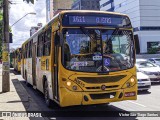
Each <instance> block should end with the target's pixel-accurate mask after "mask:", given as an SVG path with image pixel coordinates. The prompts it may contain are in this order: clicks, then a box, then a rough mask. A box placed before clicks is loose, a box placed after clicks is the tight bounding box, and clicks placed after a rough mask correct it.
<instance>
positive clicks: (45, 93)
mask: <svg viewBox="0 0 160 120" xmlns="http://www.w3.org/2000/svg"><path fill="white" fill-rule="evenodd" d="M44 98H45V103H46V105H47V107H49V108H50V107H51V102H52V101H51V99H50V98H49V90H48V83H47V80H45V83H44Z"/></svg>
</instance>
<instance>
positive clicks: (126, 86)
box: [122, 77, 136, 88]
mask: <svg viewBox="0 0 160 120" xmlns="http://www.w3.org/2000/svg"><path fill="white" fill-rule="evenodd" d="M135 84H136V79H135V78H134V77H131V78H130V79H129V80H128V81H127V82H126V83H125V84H124V85H123V86H122V88H130V87H132V86H134V85H135Z"/></svg>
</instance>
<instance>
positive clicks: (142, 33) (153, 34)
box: [100, 0, 160, 53]
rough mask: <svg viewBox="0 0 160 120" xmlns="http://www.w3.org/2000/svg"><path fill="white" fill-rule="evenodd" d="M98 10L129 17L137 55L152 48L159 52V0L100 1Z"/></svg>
mask: <svg viewBox="0 0 160 120" xmlns="http://www.w3.org/2000/svg"><path fill="white" fill-rule="evenodd" d="M100 10H105V11H115V12H120V13H124V14H127V15H128V16H129V17H130V19H131V22H132V26H133V28H134V35H135V38H136V43H137V44H136V45H139V48H140V50H139V53H147V52H150V50H151V49H154V48H156V50H157V51H160V15H159V13H160V0H152V1H146V0H101V1H100ZM136 47H137V46H136ZM137 48H138V47H137Z"/></svg>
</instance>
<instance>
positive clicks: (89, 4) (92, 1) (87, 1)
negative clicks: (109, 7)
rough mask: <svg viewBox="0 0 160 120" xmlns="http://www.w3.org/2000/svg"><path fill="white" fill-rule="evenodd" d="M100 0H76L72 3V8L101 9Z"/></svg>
mask: <svg viewBox="0 0 160 120" xmlns="http://www.w3.org/2000/svg"><path fill="white" fill-rule="evenodd" d="M99 1H100V0H76V1H75V2H74V3H73V4H72V10H100V5H99Z"/></svg>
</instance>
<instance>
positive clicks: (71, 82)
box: [21, 10, 137, 107]
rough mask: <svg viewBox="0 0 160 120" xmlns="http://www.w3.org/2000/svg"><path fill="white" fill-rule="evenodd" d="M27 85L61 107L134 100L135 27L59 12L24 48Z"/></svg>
mask: <svg viewBox="0 0 160 120" xmlns="http://www.w3.org/2000/svg"><path fill="white" fill-rule="evenodd" d="M21 60H22V69H21V70H22V71H21V73H22V76H23V77H24V78H25V79H26V83H29V84H31V85H33V86H34V88H36V89H38V90H40V91H41V92H42V93H44V97H45V102H46V104H47V106H50V104H51V100H53V101H54V102H56V103H57V104H59V106H61V107H66V106H73V105H91V104H103V103H110V102H116V101H123V100H136V99H137V79H136V67H135V46H134V38H133V28H132V26H131V22H130V19H129V17H128V16H127V15H125V14H120V13H113V12H106V11H88V10H86V11H72V10H71V11H62V12H60V13H59V14H57V15H56V16H55V17H54V18H53V19H52V20H51V21H50V22H49V23H48V24H46V25H45V26H44V27H43V28H41V29H40V30H39V31H38V32H37V33H35V34H34V35H33V36H32V37H30V38H29V39H28V40H27V41H26V42H25V43H24V44H23V45H22V59H21Z"/></svg>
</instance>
